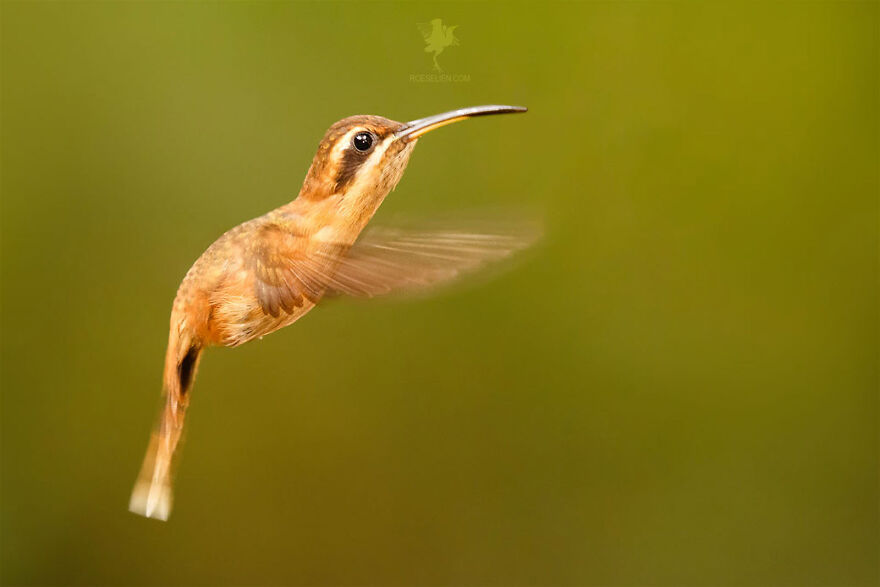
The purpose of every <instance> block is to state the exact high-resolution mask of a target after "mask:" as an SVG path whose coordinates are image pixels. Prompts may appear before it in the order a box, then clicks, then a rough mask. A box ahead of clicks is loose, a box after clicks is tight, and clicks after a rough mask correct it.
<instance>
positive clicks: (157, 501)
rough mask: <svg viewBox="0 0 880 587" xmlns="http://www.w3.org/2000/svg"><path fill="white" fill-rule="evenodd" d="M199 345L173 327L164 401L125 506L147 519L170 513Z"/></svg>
mask: <svg viewBox="0 0 880 587" xmlns="http://www.w3.org/2000/svg"><path fill="white" fill-rule="evenodd" d="M201 352H202V348H201V345H199V344H198V343H197V342H195V341H193V340H191V339H189V338H188V337H186V336H185V335H181V334H178V333H177V328H174V327H173V326H172V331H171V335H170V336H169V340H168V351H167V353H166V355H165V375H164V384H163V391H164V394H163V395H164V401H163V406H162V410H161V412H160V413H159V420H158V422H157V425H156V429H155V430H154V431H153V435H152V437H151V438H150V445H149V447H148V448H147V455H146V457H144V464H143V465H142V466H141V472H140V474H139V475H138V479H137V482H136V483H135V485H134V490H133V491H132V492H131V500H130V501H129V503H128V509H129V510H131V511H132V512H134V513H136V514H140V515H142V516H146V517H148V518H156V519H159V520H167V519H168V515H169V514H170V513H171V502H172V489H171V477H172V472H173V465H174V455H175V449H176V448H177V445H178V443H179V442H180V437H181V434H182V432H183V420H184V416H185V415H186V407H187V405H188V404H189V392H190V390H191V389H192V385H193V381H194V380H195V375H196V368H197V367H198V364H199V357H200V355H201Z"/></svg>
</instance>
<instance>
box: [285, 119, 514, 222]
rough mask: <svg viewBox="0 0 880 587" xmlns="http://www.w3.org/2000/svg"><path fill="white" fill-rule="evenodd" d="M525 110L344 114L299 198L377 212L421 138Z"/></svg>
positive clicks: (323, 146)
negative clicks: (404, 117)
mask: <svg viewBox="0 0 880 587" xmlns="http://www.w3.org/2000/svg"><path fill="white" fill-rule="evenodd" d="M525 111H526V108H523V107H521V106H473V107H470V108H461V109H459V110H452V111H450V112H445V113H443V114H437V115H435V116H428V117H427V118H420V119H417V120H411V121H410V122H397V121H394V120H389V119H387V118H383V117H381V116H363V115H361V116H350V117H348V118H343V119H342V120H340V121H339V122H337V123H335V124H334V125H333V126H331V127H330V128H329V129H328V130H327V133H326V134H325V135H324V138H323V139H322V140H321V144H320V145H319V146H318V152H317V153H316V154H315V158H314V159H313V160H312V166H311V168H310V169H309V173H308V175H306V179H305V182H304V183H303V187H302V190H301V191H300V197H301V198H305V199H309V200H325V199H327V198H334V199H335V200H337V205H338V208H340V209H343V210H346V211H350V212H355V211H364V212H366V213H368V214H369V215H372V213H373V212H374V211H375V209H376V207H378V205H379V204H380V203H381V202H382V199H384V198H385V196H386V195H388V192H390V191H391V190H393V189H394V187H395V186H396V185H397V182H399V181H400V178H401V176H403V171H404V170H405V169H406V164H407V163H408V162H409V157H410V155H411V154H412V151H413V148H414V147H415V144H416V142H417V141H418V139H419V137H421V136H422V135H424V134H425V133H427V132H430V131H432V130H434V129H437V128H440V127H441V126H446V125H447V124H451V123H453V122H457V121H459V120H464V119H466V118H472V117H474V116H485V115H489V114H505V113H511V112H525Z"/></svg>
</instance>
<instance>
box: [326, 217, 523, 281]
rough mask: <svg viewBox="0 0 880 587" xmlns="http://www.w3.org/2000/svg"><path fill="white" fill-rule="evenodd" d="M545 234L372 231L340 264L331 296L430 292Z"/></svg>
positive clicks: (500, 228)
mask: <svg viewBox="0 0 880 587" xmlns="http://www.w3.org/2000/svg"><path fill="white" fill-rule="evenodd" d="M539 235H540V230H539V228H538V226H537V225H536V224H534V223H514V224H507V225H501V224H497V225H496V227H494V228H493V227H492V225H491V224H490V225H488V226H487V225H484V226H482V227H480V226H474V227H473V228H470V229H467V228H464V229H463V228H461V227H459V228H442V227H439V226H434V227H429V228H422V229H418V228H409V229H407V228H391V227H375V228H371V229H367V231H365V232H364V234H363V235H362V236H361V238H359V239H358V241H357V242H355V244H354V245H353V246H352V247H351V249H350V250H349V251H348V254H347V255H346V256H345V257H343V258H342V259H341V260H340V261H339V262H338V265H336V268H335V272H334V274H333V277H332V278H331V279H330V281H329V282H328V289H327V293H328V294H337V295H339V294H344V295H349V296H359V297H373V296H377V295H382V294H387V293H392V292H399V291H418V290H424V289H426V288H428V287H431V286H434V285H439V284H442V283H446V282H449V281H452V280H453V279H455V278H456V277H458V276H460V275H462V274H464V273H467V272H470V271H473V270H475V269H477V268H479V267H480V266H482V265H484V264H486V263H488V262H491V261H497V260H499V259H503V258H504V257H507V256H509V255H510V254H511V253H513V252H515V251H518V250H520V249H524V248H525V247H527V246H529V245H530V244H532V243H533V242H535V241H536V240H537V238H538V236H539Z"/></svg>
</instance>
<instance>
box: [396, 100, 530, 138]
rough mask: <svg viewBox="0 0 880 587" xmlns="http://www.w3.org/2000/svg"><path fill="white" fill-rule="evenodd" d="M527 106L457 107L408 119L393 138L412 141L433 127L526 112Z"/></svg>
mask: <svg viewBox="0 0 880 587" xmlns="http://www.w3.org/2000/svg"><path fill="white" fill-rule="evenodd" d="M527 110H528V108H525V107H523V106H499V105H497V104H493V105H490V106H471V107H469V108H459V109H458V110H450V111H449V112H444V113H443V114H435V115H434V116H428V117H427V118H419V119H418V120H410V121H409V122H407V123H406V124H405V125H404V127H403V128H402V129H400V130H399V131H397V132H396V133H394V138H395V139H404V140H405V141H413V140H415V139H417V138H419V137H420V136H422V135H423V134H425V133H426V132H430V131H432V130H434V129H435V128H440V127H441V126H446V125H447V124H452V123H453V122H458V121H459V120H464V119H465V118H473V117H474V116H487V115H489V114H510V113H513V112H526V111H527Z"/></svg>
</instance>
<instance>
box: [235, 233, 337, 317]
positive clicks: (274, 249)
mask: <svg viewBox="0 0 880 587" xmlns="http://www.w3.org/2000/svg"><path fill="white" fill-rule="evenodd" d="M346 249H347V247H344V246H342V245H334V244H322V245H321V248H320V249H317V250H316V249H315V248H314V242H313V241H310V240H309V239H308V238H307V237H303V236H300V235H297V234H296V233H293V232H291V231H290V230H289V229H288V228H287V227H284V226H280V225H278V224H266V225H265V226H262V227H261V228H260V229H259V231H258V232H257V233H256V236H255V238H254V239H253V245H252V246H251V249H250V251H249V253H250V254H249V255H248V259H249V261H250V264H251V265H250V270H251V271H252V272H253V276H254V293H255V294H256V297H257V301H258V302H259V304H260V307H261V308H262V309H263V312H265V313H266V314H268V315H270V316H276V317H277V316H279V315H280V314H281V312H286V313H288V314H290V313H291V312H293V310H294V308H298V307H300V306H302V305H303V302H304V301H305V300H309V301H312V302H316V301H318V300H319V299H320V298H321V296H322V295H323V293H324V290H325V289H326V287H327V284H328V283H329V282H330V281H331V280H332V276H333V272H334V268H335V265H336V264H337V263H338V261H339V258H340V256H341V255H342V254H344V253H345V250H346Z"/></svg>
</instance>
